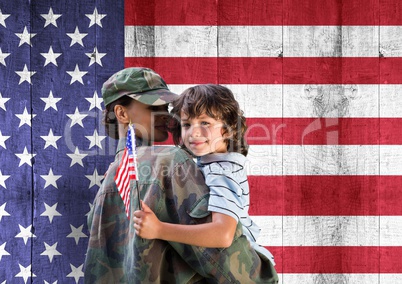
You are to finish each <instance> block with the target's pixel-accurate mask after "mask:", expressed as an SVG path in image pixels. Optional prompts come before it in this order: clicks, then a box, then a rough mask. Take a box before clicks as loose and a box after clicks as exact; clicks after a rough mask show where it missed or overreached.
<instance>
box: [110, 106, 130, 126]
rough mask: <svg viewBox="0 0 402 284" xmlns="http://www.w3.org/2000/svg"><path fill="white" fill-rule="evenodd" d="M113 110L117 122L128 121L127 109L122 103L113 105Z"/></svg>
mask: <svg viewBox="0 0 402 284" xmlns="http://www.w3.org/2000/svg"><path fill="white" fill-rule="evenodd" d="M113 110H114V113H115V115H116V118H117V120H118V121H119V123H129V122H130V118H129V116H128V109H127V108H126V107H124V106H122V105H115V106H114V109H113Z"/></svg>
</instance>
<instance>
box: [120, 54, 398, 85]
mask: <svg viewBox="0 0 402 284" xmlns="http://www.w3.org/2000/svg"><path fill="white" fill-rule="evenodd" d="M172 62H174V63H175V64H172ZM125 66H126V67H130V66H147V67H150V68H152V69H154V70H155V71H157V72H158V73H159V74H161V75H162V77H163V78H164V79H165V80H166V81H167V82H168V83H169V84H202V83H220V84H401V83H402V76H399V74H401V73H402V58H397V57H389V58H383V57H381V58H377V57H218V58H216V57H126V58H125Z"/></svg>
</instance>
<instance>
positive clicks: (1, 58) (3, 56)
mask: <svg viewBox="0 0 402 284" xmlns="http://www.w3.org/2000/svg"><path fill="white" fill-rule="evenodd" d="M0 12H1V11H0ZM0 15H1V14H0ZM10 54H11V53H3V51H2V50H1V47H0V63H1V64H3V65H4V66H7V65H6V61H5V59H6V58H7V56H9V55H10ZM101 65H102V64H101Z"/></svg>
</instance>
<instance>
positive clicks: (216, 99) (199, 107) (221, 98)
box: [170, 84, 248, 156]
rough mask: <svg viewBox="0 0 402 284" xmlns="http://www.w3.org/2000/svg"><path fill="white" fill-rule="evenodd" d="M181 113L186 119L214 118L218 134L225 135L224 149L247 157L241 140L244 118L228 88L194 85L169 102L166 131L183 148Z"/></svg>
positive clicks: (245, 147)
mask: <svg viewBox="0 0 402 284" xmlns="http://www.w3.org/2000/svg"><path fill="white" fill-rule="evenodd" d="M182 111H183V112H184V113H185V114H186V115H188V117H189V118H190V119H192V118H195V117H197V116H200V115H202V114H203V113H205V114H206V115H208V116H210V117H212V118H214V119H217V120H218V119H219V120H222V121H223V133H222V135H224V134H227V138H226V139H225V140H224V141H225V143H226V146H227V150H228V151H229V152H238V153H241V154H243V155H244V156H246V155H247V152H248V145H247V142H246V140H245V138H244V134H245V132H246V130H247V125H246V118H245V117H244V115H243V111H242V110H241V109H240V107H239V104H238V102H237V101H236V99H235V97H234V95H233V93H232V91H230V90H229V89H228V88H226V87H224V86H222V85H215V84H205V85H197V86H194V87H191V88H188V89H186V90H185V91H184V92H183V93H182V94H181V95H180V97H179V99H177V100H176V101H174V102H173V109H172V111H171V113H172V115H173V118H172V120H171V122H170V130H171V131H172V134H173V141H174V143H175V144H176V145H181V146H182V147H184V145H182V143H181V125H180V113H181V112H182Z"/></svg>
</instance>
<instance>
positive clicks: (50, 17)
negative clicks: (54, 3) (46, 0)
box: [40, 7, 61, 28]
mask: <svg viewBox="0 0 402 284" xmlns="http://www.w3.org/2000/svg"><path fill="white" fill-rule="evenodd" d="M40 15H41V16H42V17H43V18H44V19H45V20H46V23H45V26H44V28H46V27H47V26H48V25H50V24H52V25H53V26H55V27H56V28H57V23H56V20H57V19H58V18H60V17H61V14H53V9H52V7H50V9H49V13H47V14H40Z"/></svg>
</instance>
